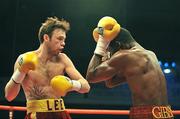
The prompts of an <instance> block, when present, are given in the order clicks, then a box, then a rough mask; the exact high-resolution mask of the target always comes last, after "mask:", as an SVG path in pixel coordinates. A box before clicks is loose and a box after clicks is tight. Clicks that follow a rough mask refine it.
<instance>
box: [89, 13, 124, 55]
mask: <svg viewBox="0 0 180 119" xmlns="http://www.w3.org/2000/svg"><path fill="white" fill-rule="evenodd" d="M120 28H121V27H120V25H119V24H118V23H117V21H116V20H115V19H114V18H112V17H110V16H105V17H103V18H101V19H100V21H99V22H98V25H97V28H95V29H94V31H93V37H94V40H95V41H96V42H97V45H96V49H95V51H94V53H95V54H98V55H101V56H105V54H106V49H107V47H108V45H109V43H110V42H111V41H112V40H113V39H114V38H115V37H116V36H117V35H118V34H119V32H120Z"/></svg>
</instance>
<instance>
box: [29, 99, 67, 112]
mask: <svg viewBox="0 0 180 119" xmlns="http://www.w3.org/2000/svg"><path fill="white" fill-rule="evenodd" d="M26 107H27V113H30V112H60V111H64V110H65V106H64V101H63V99H61V98H60V99H43V100H29V101H27V103H26Z"/></svg>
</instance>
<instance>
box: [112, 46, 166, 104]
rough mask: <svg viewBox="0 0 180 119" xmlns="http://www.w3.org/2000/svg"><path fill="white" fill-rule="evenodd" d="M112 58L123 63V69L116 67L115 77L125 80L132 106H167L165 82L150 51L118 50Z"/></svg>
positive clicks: (137, 49) (154, 56)
mask: <svg viewBox="0 0 180 119" xmlns="http://www.w3.org/2000/svg"><path fill="white" fill-rule="evenodd" d="M118 55H119V56H118ZM113 57H114V58H119V61H120V60H121V61H123V62H120V63H121V65H122V64H124V66H123V67H118V65H116V66H117V69H118V70H119V74H117V75H119V76H122V75H123V77H125V78H126V81H127V82H128V85H129V87H130V90H131V92H132V98H133V104H134V105H161V104H167V91H166V80H165V77H164V75H163V72H162V71H161V68H160V66H159V63H158V60H157V58H156V55H155V54H154V53H153V52H152V51H148V50H145V49H143V48H138V47H134V48H131V49H129V50H120V51H119V52H117V53H116V54H115V56H113ZM113 57H112V58H113ZM116 61H118V60H116Z"/></svg>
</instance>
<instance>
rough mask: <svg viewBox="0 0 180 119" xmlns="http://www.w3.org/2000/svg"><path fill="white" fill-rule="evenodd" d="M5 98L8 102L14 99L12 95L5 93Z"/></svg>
mask: <svg viewBox="0 0 180 119" xmlns="http://www.w3.org/2000/svg"><path fill="white" fill-rule="evenodd" d="M5 98H6V100H7V101H8V102H11V101H12V100H14V97H12V96H11V95H10V94H7V93H5Z"/></svg>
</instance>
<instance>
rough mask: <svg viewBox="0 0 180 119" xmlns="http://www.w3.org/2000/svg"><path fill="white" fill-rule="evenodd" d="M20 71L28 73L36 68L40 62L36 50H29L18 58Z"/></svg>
mask: <svg viewBox="0 0 180 119" xmlns="http://www.w3.org/2000/svg"><path fill="white" fill-rule="evenodd" d="M18 63H19V67H18V69H19V71H21V72H24V73H27V72H28V71H29V70H34V69H35V68H36V66H37V63H38V57H37V55H36V53H34V52H28V53H25V54H23V55H21V56H20V58H19V59H18Z"/></svg>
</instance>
